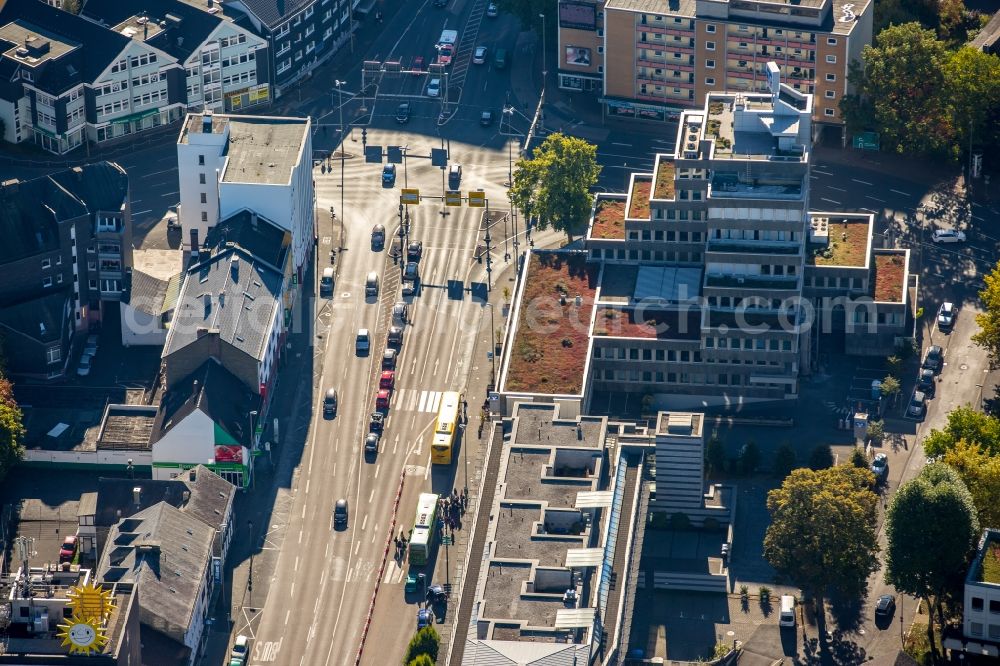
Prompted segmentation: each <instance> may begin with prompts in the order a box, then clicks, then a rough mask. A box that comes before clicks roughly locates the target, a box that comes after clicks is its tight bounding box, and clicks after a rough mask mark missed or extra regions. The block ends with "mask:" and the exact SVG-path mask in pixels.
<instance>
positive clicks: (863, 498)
mask: <svg viewBox="0 0 1000 666" xmlns="http://www.w3.org/2000/svg"><path fill="white" fill-rule="evenodd" d="M873 483H874V477H873V476H872V473H871V472H870V471H868V470H864V469H858V468H856V467H853V466H851V465H841V466H839V467H831V468H829V469H823V470H819V471H815V470H809V469H797V470H794V471H793V472H792V473H791V474H790V475H789V476H788V478H786V479H785V481H784V482H783V483H782V484H781V487H780V488H776V489H774V490H772V491H771V492H769V493H768V496H767V509H768V511H769V512H770V514H771V524H770V526H768V528H767V533H766V534H765V535H764V558H765V559H766V560H767V561H768V562H769V563H770V564H771V566H773V567H774V568H775V569H776V570H777V571H778V573H779V574H781V575H782V576H784V577H786V578H787V579H789V580H790V581H792V582H793V583H794V584H795V585H797V586H798V587H800V588H802V590H803V591H804V592H805V593H806V594H807V595H809V596H811V597H812V598H814V599H815V600H816V617H817V627H818V629H819V635H820V637H825V636H826V631H825V624H826V620H825V612H824V603H823V602H824V599H825V597H826V595H827V592H828V591H829V590H831V589H835V590H837V592H838V593H839V594H840V595H842V596H847V597H851V596H859V595H861V594H863V593H864V590H865V588H866V586H867V581H868V576H870V575H871V574H872V573H873V572H875V571H877V570H878V566H879V565H878V539H877V537H876V534H875V508H876V504H877V501H878V500H877V498H876V496H875V493H873V492H872V491H871V487H872V485H873ZM825 649H826V644H825V639H823V638H821V641H820V650H821V651H823V650H825Z"/></svg>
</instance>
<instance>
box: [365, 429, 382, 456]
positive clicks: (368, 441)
mask: <svg viewBox="0 0 1000 666" xmlns="http://www.w3.org/2000/svg"><path fill="white" fill-rule="evenodd" d="M378 440H379V434H378V433H377V432H369V433H368V434H367V435H365V453H378Z"/></svg>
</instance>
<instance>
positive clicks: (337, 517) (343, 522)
mask: <svg viewBox="0 0 1000 666" xmlns="http://www.w3.org/2000/svg"><path fill="white" fill-rule="evenodd" d="M333 526H334V527H337V528H344V527H347V500H346V499H339V500H337V503H336V504H334V505H333Z"/></svg>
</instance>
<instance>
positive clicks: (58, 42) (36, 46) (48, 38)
mask: <svg viewBox="0 0 1000 666" xmlns="http://www.w3.org/2000/svg"><path fill="white" fill-rule="evenodd" d="M0 39H3V40H4V41H8V42H11V43H13V44H14V46H13V47H11V48H9V49H7V50H6V51H4V55H5V56H7V57H8V58H10V59H12V60H16V61H17V62H22V63H25V64H26V65H29V66H31V67H34V66H35V65H37V64H38V63H41V62H45V61H46V60H55V59H56V58H59V57H61V56H63V55H66V54H67V53H69V52H70V51H72V50H73V49H75V48H77V47H78V46H80V44H77V43H75V42H71V41H69V40H67V39H65V38H64V37H62V36H60V35H57V34H56V33H54V32H51V31H50V30H46V29H45V28H41V27H39V26H37V25H35V24H34V23H31V22H29V21H26V20H24V19H21V18H18V19H15V20H13V21H11V22H10V23H8V24H6V25H4V26H0ZM21 49H26V51H27V52H21V53H19V51H20V50H21Z"/></svg>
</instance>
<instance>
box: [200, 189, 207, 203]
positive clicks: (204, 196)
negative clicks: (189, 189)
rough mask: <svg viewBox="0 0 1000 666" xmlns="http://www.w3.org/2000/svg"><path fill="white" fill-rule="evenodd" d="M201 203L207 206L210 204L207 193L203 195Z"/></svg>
mask: <svg viewBox="0 0 1000 666" xmlns="http://www.w3.org/2000/svg"><path fill="white" fill-rule="evenodd" d="M201 202H202V203H203V204H207V203H208V194H206V193H205V192H202V193H201Z"/></svg>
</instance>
